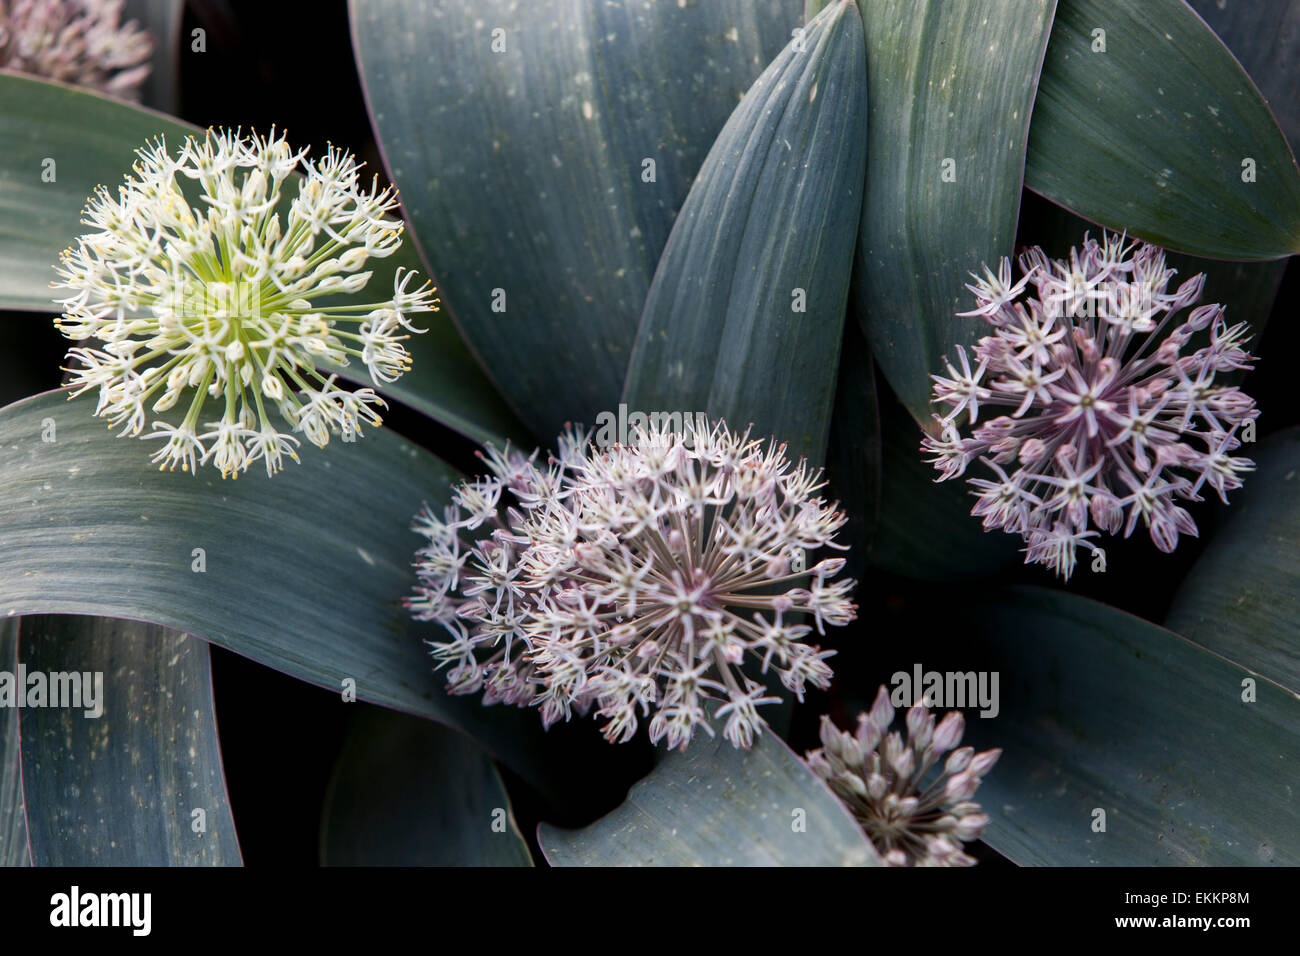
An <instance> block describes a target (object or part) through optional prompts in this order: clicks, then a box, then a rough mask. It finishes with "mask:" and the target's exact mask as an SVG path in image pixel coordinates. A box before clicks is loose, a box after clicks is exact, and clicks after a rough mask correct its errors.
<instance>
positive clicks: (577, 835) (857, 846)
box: [537, 733, 880, 866]
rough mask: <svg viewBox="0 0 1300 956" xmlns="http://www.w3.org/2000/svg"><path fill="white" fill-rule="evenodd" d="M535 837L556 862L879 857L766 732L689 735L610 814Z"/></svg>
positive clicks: (830, 861)
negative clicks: (737, 736) (734, 741)
mask: <svg viewBox="0 0 1300 956" xmlns="http://www.w3.org/2000/svg"><path fill="white" fill-rule="evenodd" d="M799 824H802V828H801V827H800V826H799ZM537 836H538V841H539V842H540V843H541V846H542V851H543V852H544V853H545V854H546V858H547V859H548V860H549V861H550V862H551V864H552V865H553V866H781V865H784V866H876V865H879V864H880V858H879V855H878V854H877V853H876V851H875V849H874V848H873V847H872V846H871V843H870V842H869V841H868V840H867V838H866V836H865V835H864V834H863V832H862V830H861V829H860V828H859V827H858V825H857V823H855V822H854V820H853V817H852V816H851V815H850V814H849V812H848V810H846V809H845V807H844V805H843V804H841V803H840V802H839V800H838V799H836V798H835V796H834V795H833V794H832V793H831V792H830V790H829V789H828V788H827V787H826V785H825V784H824V783H822V782H821V781H820V780H818V779H817V777H816V776H814V775H813V773H812V771H810V770H809V769H808V768H807V766H805V765H804V763H803V761H802V760H800V759H799V758H798V757H797V756H795V754H794V753H793V752H792V751H791V750H790V749H789V748H788V747H786V745H785V744H783V743H782V742H781V741H780V739H778V738H777V737H775V736H773V735H772V734H771V733H765V734H763V736H762V737H761V738H759V740H758V741H756V742H755V744H754V748H753V749H752V750H750V751H743V750H737V749H735V748H734V747H732V746H731V744H729V743H727V742H726V741H725V740H723V739H722V737H721V736H719V737H718V738H717V739H715V740H707V739H705V740H696V741H695V742H694V743H692V744H691V745H690V747H688V748H687V749H686V751H685V752H681V751H674V752H672V753H670V754H668V755H666V756H665V757H664V758H663V759H662V760H661V761H660V763H659V765H658V766H657V767H655V769H654V770H653V771H652V772H651V773H650V775H649V776H648V777H646V778H645V779H644V780H642V781H641V782H639V783H637V784H636V785H635V786H634V787H633V788H632V789H631V790H630V791H629V792H628V795H627V802H626V803H624V804H623V805H622V806H621V807H619V808H618V809H617V810H615V811H614V812H612V813H610V814H609V815H607V816H605V817H602V818H601V819H600V820H597V821H596V822H595V823H593V824H591V825H590V826H588V827H584V828H583V829H581V830H561V829H558V828H556V827H553V826H550V825H549V824H545V823H543V824H542V825H541V826H540V827H539V828H538V832H537Z"/></svg>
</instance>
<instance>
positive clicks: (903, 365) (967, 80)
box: [853, 0, 1056, 427]
mask: <svg viewBox="0 0 1300 956" xmlns="http://www.w3.org/2000/svg"><path fill="white" fill-rule="evenodd" d="M1055 6H1056V3H1055V0H978V2H967V3H951V2H946V0H872V2H868V3H863V4H862V17H863V20H864V22H865V24H866V30H867V51H868V55H867V71H868V72H867V90H868V95H867V100H868V103H867V128H868V130H869V133H868V137H867V139H868V142H869V143H870V144H871V148H870V154H869V156H868V159H867V178H866V205H865V207H864V208H863V213H862V225H861V234H860V236H859V239H858V247H857V255H856V265H855V270H854V277H853V313H854V315H855V316H856V319H857V321H858V322H860V323H862V326H863V328H864V329H865V330H866V333H867V340H868V342H869V343H870V345H871V351H872V354H874V355H875V357H876V361H877V362H878V363H879V364H880V370H881V372H882V373H883V374H884V376H885V378H886V379H887V380H888V382H889V384H890V386H891V387H892V388H893V390H894V392H895V393H896V394H897V395H898V396H899V398H900V399H901V400H902V402H903V404H904V405H905V406H906V407H907V409H908V411H910V412H911V413H912V415H913V416H914V417H915V418H916V420H917V421H919V422H921V423H922V424H924V425H926V426H927V427H928V426H930V425H931V420H930V411H929V401H930V375H931V373H933V372H937V371H939V370H940V369H941V367H942V366H941V365H940V364H939V363H940V361H941V358H942V356H944V355H947V354H949V353H950V351H951V349H952V346H953V345H954V344H955V343H958V342H962V343H970V342H974V341H975V339H976V338H977V337H978V336H979V334H981V329H980V323H979V322H978V320H973V319H964V318H959V317H957V316H956V315H955V314H954V313H956V312H961V311H965V310H966V309H968V308H969V307H970V306H969V304H968V300H969V298H970V295H969V293H968V292H967V291H966V289H965V284H966V283H967V282H969V281H970V276H969V275H968V273H970V272H979V271H980V264H981V263H983V262H987V263H989V264H990V265H992V266H994V268H996V265H997V260H998V259H999V258H1000V257H1001V256H1006V255H1010V254H1011V253H1012V243H1013V242H1014V240H1015V235H1016V220H1017V216H1018V214H1019V209H1020V195H1021V183H1022V181H1023V174H1024V168H1025V138H1026V131H1027V130H1028V128H1029V116H1030V111H1031V108H1032V107H1033V103H1034V90H1035V88H1036V84H1037V80H1038V71H1039V66H1040V64H1041V63H1042V61H1043V49H1044V46H1045V45H1046V43H1047V35H1048V32H1049V29H1050V27H1051V23H1052V13H1053V9H1054V8H1055Z"/></svg>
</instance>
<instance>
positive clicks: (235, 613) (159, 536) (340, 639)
mask: <svg viewBox="0 0 1300 956" xmlns="http://www.w3.org/2000/svg"><path fill="white" fill-rule="evenodd" d="M65 397H66V396H65V393H63V392H49V393H46V394H43V395H38V396H36V397H34V398H30V399H27V400H25V401H22V402H18V403H17V404H14V405H10V406H9V407H8V408H5V409H3V410H0V528H4V529H5V547H4V548H3V549H0V615H4V616H11V615H15V614H38V613H47V614H95V615H102V616H106V617H118V618H132V619H138V620H145V621H151V622H154V623H157V624H160V625H163V626H165V627H170V628H175V629H176V630H181V631H185V632H187V633H190V634H194V635H195V636H197V637H201V638H204V639H205V640H210V641H212V642H214V643H216V644H220V645H222V646H223V647H227V648H230V649H231V650H234V651H236V652H238V653H240V654H243V655H244V656H246V657H251V658H252V659H254V660H256V661H260V662H261V663H263V664H267V665H269V666H272V667H275V668H277V669H279V670H283V671H285V672H286V673H288V674H291V675H293V676H294V677H298V678H300V679H302V680H306V681H309V682H311V683H314V684H318V685H320V686H322V687H326V688H329V689H331V690H333V691H335V692H338V693H343V692H345V691H349V690H354V691H355V694H356V696H357V697H358V698H360V699H362V700H367V701H370V702H372V703H377V704H382V705H384V706H387V707H392V708H395V709H398V710H405V711H409V712H411V713H415V714H419V715H421V716H424V717H430V718H433V719H435V720H439V721H442V722H444V723H448V724H451V725H454V726H457V727H459V728H461V729H463V730H465V731H466V732H467V733H470V734H471V735H472V736H474V737H475V739H476V740H478V741H479V742H480V743H482V744H483V745H484V746H486V747H487V748H488V750H489V751H490V752H491V753H493V754H494V755H495V756H498V757H500V758H501V759H502V760H503V761H505V762H506V763H508V764H509V765H510V766H512V767H514V768H515V769H516V770H518V771H519V772H520V773H521V774H523V775H525V776H526V777H528V778H529V779H531V780H532V781H533V782H534V783H538V784H540V785H541V786H543V787H547V786H549V785H550V784H551V783H554V782H556V781H563V780H565V779H566V776H565V775H566V770H565V765H564V762H565V759H566V754H567V752H566V751H561V753H560V756H555V757H552V756H549V755H548V747H547V745H546V740H545V739H544V738H543V734H542V730H541V722H540V721H539V720H538V718H537V715H536V713H534V712H531V711H523V710H518V709H515V708H503V707H494V708H484V707H482V706H481V705H479V704H477V703H476V702H474V701H473V700H470V699H469V698H465V697H455V698H449V697H448V696H447V695H446V694H445V693H444V692H443V689H442V680H441V679H440V678H439V677H438V676H436V675H435V674H434V673H433V672H432V666H431V662H430V659H429V657H428V655H427V654H426V651H425V647H424V646H423V640H424V639H426V638H428V637H429V636H430V633H429V631H430V628H431V627H432V625H419V626H416V625H414V624H413V622H411V621H410V619H409V617H408V615H407V613H406V611H405V610H404V609H403V608H402V606H401V599H402V597H403V596H404V595H406V594H408V593H409V592H410V590H411V588H412V586H413V584H414V574H413V572H412V570H411V563H412V561H413V560H414V555H415V548H416V547H417V546H418V543H419V539H418V536H416V535H414V534H412V533H410V531H409V527H410V522H411V518H412V516H413V515H414V514H415V513H416V511H418V510H419V508H420V505H421V502H423V501H428V502H430V503H431V504H432V505H434V506H438V505H441V504H443V503H445V502H446V500H447V496H448V494H449V490H450V484H451V483H452V482H453V481H455V480H456V479H457V477H458V476H457V475H456V473H455V472H453V471H452V469H450V468H448V467H447V466H446V465H444V464H443V463H442V462H440V461H438V460H437V459H436V458H434V457H433V456H431V455H429V454H428V453H427V452H425V451H422V450H421V449H419V448H417V447H415V446H414V445H412V444H410V443H409V442H406V441H404V440H403V439H401V438H399V437H397V436H396V435H395V434H393V433H392V432H389V431H386V430H384V429H377V430H374V431H372V432H370V433H369V434H367V435H366V437H365V438H363V439H360V440H359V441H357V442H355V443H352V444H349V443H345V442H335V443H331V444H330V446H329V447H328V449H326V450H324V451H320V450H317V449H315V448H307V447H304V448H303V449H302V450H301V451H300V454H301V457H302V464H301V465H291V466H290V467H289V468H287V469H286V470H285V471H283V472H282V473H280V474H278V475H276V476H275V477H274V478H268V477H267V476H266V474H265V472H250V473H249V474H247V475H245V476H244V477H242V478H240V479H239V480H237V481H226V482H223V481H222V480H221V479H220V477H218V475H217V473H216V472H215V469H210V468H201V469H200V473H199V474H198V475H189V474H185V473H182V472H179V471H177V472H159V471H158V470H156V469H155V468H153V467H152V466H151V465H150V464H149V460H148V454H149V447H150V446H148V445H147V444H146V443H145V442H143V441H140V440H138V439H128V438H116V437H114V436H113V435H112V433H111V432H109V431H108V430H106V429H105V428H104V426H103V423H102V422H100V421H99V420H97V419H95V418H93V417H92V415H91V413H92V412H93V410H94V399H93V396H89V395H87V396H83V397H82V398H79V399H76V400H74V401H71V402H67V401H65ZM49 439H52V440H49ZM551 736H552V737H553V736H554V735H553V734H552V735H551ZM573 759H575V760H577V759H579V758H578V757H576V756H575V757H574V758H573Z"/></svg>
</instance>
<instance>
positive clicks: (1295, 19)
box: [1190, 0, 1300, 153]
mask: <svg viewBox="0 0 1300 956" xmlns="http://www.w3.org/2000/svg"><path fill="white" fill-rule="evenodd" d="M1190 3H1191V6H1192V9H1193V10H1195V11H1196V12H1197V14H1198V15H1200V17H1201V19H1203V20H1204V21H1205V22H1206V24H1208V25H1209V27H1210V29H1211V30H1213V31H1214V32H1215V33H1216V34H1217V35H1218V37H1219V39H1220V40H1222V41H1223V43H1224V45H1225V46H1226V47H1227V48H1228V49H1229V50H1230V51H1231V53H1232V55H1233V56H1235V57H1236V58H1237V62H1238V63H1240V64H1241V66H1242V68H1243V69H1244V70H1245V71H1246V72H1247V73H1248V74H1249V75H1250V78H1251V80H1253V81H1254V83H1255V85H1256V86H1257V87H1259V91H1260V93H1262V94H1263V96H1264V99H1265V100H1267V101H1268V105H1269V108H1270V109H1272V111H1273V115H1274V116H1275V117H1276V118H1277V122H1278V125H1279V126H1280V127H1282V132H1283V133H1284V134H1285V135H1286V138H1287V142H1288V143H1289V144H1290V146H1291V152H1293V153H1294V152H1295V150H1296V147H1297V145H1300V70H1297V69H1296V57H1297V56H1300V0H1272V2H1270V3H1258V2H1256V0H1190Z"/></svg>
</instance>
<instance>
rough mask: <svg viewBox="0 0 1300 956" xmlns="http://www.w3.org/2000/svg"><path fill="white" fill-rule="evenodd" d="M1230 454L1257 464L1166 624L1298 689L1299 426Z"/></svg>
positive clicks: (1233, 496)
mask: <svg viewBox="0 0 1300 956" xmlns="http://www.w3.org/2000/svg"><path fill="white" fill-rule="evenodd" d="M1236 454H1237V455H1241V456H1249V457H1250V458H1252V459H1254V460H1255V462H1256V465H1257V466H1258V470H1257V471H1256V472H1255V473H1254V474H1248V475H1246V476H1245V487H1243V488H1241V489H1239V490H1238V491H1235V492H1232V493H1230V495H1229V501H1231V502H1232V505H1231V507H1229V508H1228V509H1227V511H1226V513H1225V518H1224V522H1223V524H1222V525H1221V526H1220V527H1218V528H1217V529H1216V531H1215V533H1214V536H1213V537H1212V538H1211V539H1210V542H1209V544H1208V545H1207V546H1206V549H1205V551H1204V552H1203V553H1202V554H1201V556H1200V557H1199V558H1198V559H1197V561H1196V564H1195V565H1194V566H1193V567H1192V570H1191V573H1190V574H1188V575H1187V578H1186V579H1185V580H1184V581H1183V584H1182V587H1181V588H1180V589H1179V591H1178V594H1177V596H1175V598H1174V603H1173V606H1172V607H1171V608H1170V610H1169V616H1168V618H1167V619H1166V622H1165V623H1166V626H1168V627H1170V628H1172V629H1173V630H1175V631H1177V632H1178V633H1179V634H1182V635H1184V636H1185V637H1187V638H1189V639H1191V640H1193V641H1195V642H1196V643H1198V644H1201V645H1203V646H1205V647H1207V648H1209V649H1210V650H1211V651H1214V652H1215V653H1216V654H1222V655H1223V656H1224V657H1226V658H1228V659H1230V660H1232V661H1235V662H1236V663H1238V664H1240V665H1241V666H1242V667H1245V668H1247V669H1249V670H1251V671H1254V672H1256V673H1259V674H1261V675H1263V676H1264V677H1266V678H1268V679H1269V680H1272V681H1276V682H1277V683H1279V684H1282V685H1283V686H1285V687H1289V688H1291V689H1292V690H1293V691H1295V692H1297V693H1300V428H1288V429H1286V430H1285V431H1282V432H1279V433H1277V434H1274V435H1270V436H1269V437H1268V438H1265V439H1264V440H1263V441H1262V442H1260V444H1259V445H1258V446H1251V445H1243V446H1242V447H1241V449H1239V450H1238V451H1237V452H1236Z"/></svg>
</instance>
